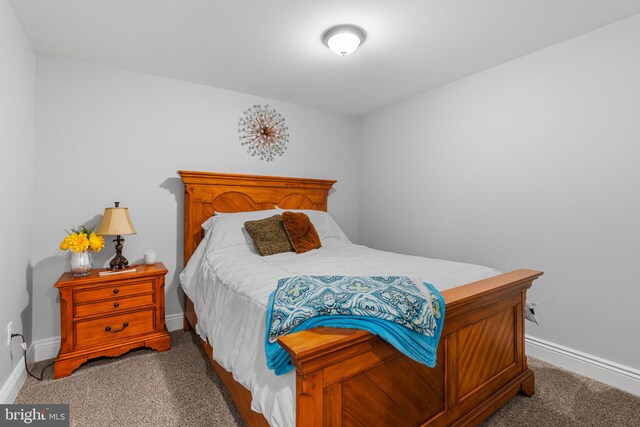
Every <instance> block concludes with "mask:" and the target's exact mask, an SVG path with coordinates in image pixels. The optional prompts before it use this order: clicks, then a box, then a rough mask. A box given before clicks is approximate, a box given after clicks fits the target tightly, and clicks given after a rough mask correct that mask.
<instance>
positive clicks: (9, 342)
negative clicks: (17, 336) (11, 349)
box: [7, 320, 13, 346]
mask: <svg viewBox="0 0 640 427" xmlns="http://www.w3.org/2000/svg"><path fill="white" fill-rule="evenodd" d="M12 333H13V320H12V321H10V322H9V323H7V346H9V345H11V334H12Z"/></svg>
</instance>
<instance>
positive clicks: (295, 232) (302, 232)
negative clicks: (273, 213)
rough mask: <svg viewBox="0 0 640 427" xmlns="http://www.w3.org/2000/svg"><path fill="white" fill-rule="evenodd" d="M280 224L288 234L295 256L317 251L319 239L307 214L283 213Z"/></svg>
mask: <svg viewBox="0 0 640 427" xmlns="http://www.w3.org/2000/svg"><path fill="white" fill-rule="evenodd" d="M282 222H283V223H284V228H286V230H287V233H288V234H289V239H290V240H291V243H292V244H293V249H294V250H295V251H296V253H297V254H301V253H304V252H308V251H310V250H311V249H318V248H319V247H321V246H322V245H321V244H320V237H319V236H318V232H317V231H316V228H315V227H314V226H313V224H312V223H311V220H310V219H309V217H308V216H307V214H305V213H302V212H283V213H282Z"/></svg>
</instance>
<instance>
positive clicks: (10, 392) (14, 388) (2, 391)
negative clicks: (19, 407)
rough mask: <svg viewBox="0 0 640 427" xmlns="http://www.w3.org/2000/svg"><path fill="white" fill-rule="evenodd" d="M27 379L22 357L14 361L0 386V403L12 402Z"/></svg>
mask: <svg viewBox="0 0 640 427" xmlns="http://www.w3.org/2000/svg"><path fill="white" fill-rule="evenodd" d="M26 379H27V371H26V370H25V369H24V357H21V358H20V360H18V361H17V362H16V366H15V367H14V368H13V371H11V375H9V378H7V380H6V381H5V383H4V385H3V386H2V388H0V404H9V403H13V401H14V400H15V399H16V396H17V395H18V393H19V392H20V389H21V388H22V385H23V384H24V382H25V380H26Z"/></svg>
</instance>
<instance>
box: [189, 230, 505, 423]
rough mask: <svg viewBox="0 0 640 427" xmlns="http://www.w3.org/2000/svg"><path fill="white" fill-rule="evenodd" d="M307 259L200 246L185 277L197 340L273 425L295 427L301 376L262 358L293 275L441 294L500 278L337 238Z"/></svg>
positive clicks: (485, 270) (466, 266)
mask: <svg viewBox="0 0 640 427" xmlns="http://www.w3.org/2000/svg"><path fill="white" fill-rule="evenodd" d="M322 244H323V247H322V248H320V249H317V250H314V251H311V252H308V253H305V254H295V253H293V252H290V253H284V254H279V255H272V256H267V257H262V256H259V255H257V254H256V253H255V252H252V251H251V250H249V249H248V248H247V247H235V248H227V249H223V250H215V248H207V247H206V245H205V243H202V244H201V245H200V246H199V247H198V249H197V250H196V252H195V253H194V255H193V256H192V258H191V260H190V261H189V264H188V265H187V267H186V268H185V270H184V272H183V273H182V274H181V276H180V278H181V283H182V286H183V288H184V291H185V293H186V294H187V295H188V296H189V298H190V299H191V300H192V301H193V302H194V305H195V311H196V314H197V316H198V324H197V325H196V331H197V333H198V334H199V335H200V336H201V337H202V338H203V339H207V340H208V341H209V343H210V344H211V345H212V346H213V357H214V359H215V360H216V361H217V362H218V363H219V364H220V365H222V367H223V368H224V369H226V370H227V371H229V372H231V373H232V374H233V377H234V379H235V380H236V381H238V382H239V383H240V384H242V385H243V386H245V387H246V388H247V389H249V390H250V391H251V394H252V396H253V401H252V409H253V410H254V411H256V412H260V413H262V414H263V415H264V416H265V418H266V419H267V421H268V422H269V424H270V425H271V426H274V427H275V426H293V425H295V404H294V402H295V399H294V397H295V371H292V372H289V373H287V374H285V375H282V376H276V375H275V374H273V372H271V371H269V369H268V368H267V364H266V358H265V353H264V336H265V325H266V322H265V313H266V305H267V301H268V299H269V295H270V294H271V292H273V290H274V289H275V287H276V284H277V282H278V279H280V278H283V277H288V276H292V275H298V274H300V275H304V274H306V275H345V276H373V275H380V276H391V275H403V276H410V277H417V278H420V279H421V280H422V281H425V282H429V283H431V284H433V285H434V286H435V287H436V288H437V289H438V290H439V291H444V290H446V289H449V288H452V287H455V286H459V285H462V284H465V283H469V282H473V281H476V280H480V279H484V278H487V277H493V276H495V275H497V274H500V272H499V271H497V270H494V269H491V268H487V267H482V266H478V265H472V264H463V263H458V262H452V261H442V260H437V259H430V258H423V257H415V256H408V255H399V254H395V253H391V252H383V251H378V250H374V249H371V248H368V247H366V246H360V245H354V244H352V243H350V242H347V241H342V240H339V239H328V240H323V242H322Z"/></svg>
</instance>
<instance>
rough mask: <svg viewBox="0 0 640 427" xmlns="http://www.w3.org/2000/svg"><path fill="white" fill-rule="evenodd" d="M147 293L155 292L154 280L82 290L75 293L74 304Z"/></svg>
mask: <svg viewBox="0 0 640 427" xmlns="http://www.w3.org/2000/svg"><path fill="white" fill-rule="evenodd" d="M145 292H149V293H151V292H153V281H152V280H145V281H140V282H133V283H132V282H129V283H126V284H117V285H112V286H108V287H103V288H91V289H82V290H79V291H75V292H74V293H73V302H74V304H76V303H82V302H90V301H100V300H103V299H107V298H114V297H124V296H127V295H135V294H143V293H145Z"/></svg>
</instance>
